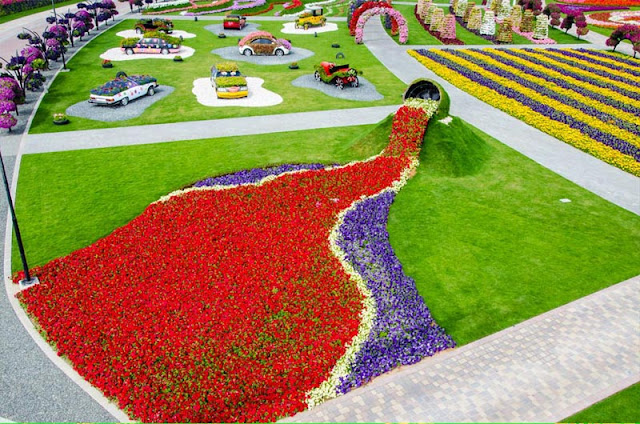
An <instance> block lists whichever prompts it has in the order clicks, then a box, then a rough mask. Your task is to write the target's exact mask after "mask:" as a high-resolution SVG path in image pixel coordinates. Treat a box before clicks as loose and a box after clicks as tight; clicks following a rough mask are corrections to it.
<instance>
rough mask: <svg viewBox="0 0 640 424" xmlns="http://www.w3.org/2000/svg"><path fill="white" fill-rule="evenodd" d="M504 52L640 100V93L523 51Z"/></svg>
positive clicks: (511, 50)
mask: <svg viewBox="0 0 640 424" xmlns="http://www.w3.org/2000/svg"><path fill="white" fill-rule="evenodd" d="M504 52H505V53H506V54H509V55H512V56H516V57H519V58H521V59H524V60H528V61H529V62H531V63H535V64H536V65H540V66H544V67H547V68H549V69H552V70H554V71H556V72H560V73H561V74H564V75H566V76H568V77H571V78H574V79H576V80H578V81H583V82H586V83H589V84H591V85H595V86H597V87H600V88H607V89H609V90H611V91H615V92H616V93H619V94H622V95H623V96H626V97H629V98H631V99H634V100H640V93H638V92H634V91H630V90H627V89H626V88H624V87H619V86H617V85H615V84H607V83H606V82H604V81H600V80H597V79H595V78H589V77H587V76H584V75H581V74H578V73H575V72H571V71H568V70H566V69H563V68H561V67H559V66H556V65H554V64H553V63H551V62H546V61H543V60H541V59H539V58H537V57H534V56H533V55H528V54H524V53H522V52H521V51H518V50H513V49H505V50H504Z"/></svg>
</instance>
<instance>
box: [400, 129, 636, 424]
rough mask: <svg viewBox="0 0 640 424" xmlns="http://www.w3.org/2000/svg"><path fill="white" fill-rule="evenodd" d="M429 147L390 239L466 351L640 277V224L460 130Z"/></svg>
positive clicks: (439, 133)
mask: <svg viewBox="0 0 640 424" xmlns="http://www.w3.org/2000/svg"><path fill="white" fill-rule="evenodd" d="M425 143H426V144H425V147H424V148H423V151H422V153H421V161H422V163H421V165H420V167H419V170H418V173H417V175H416V176H415V177H414V178H413V179H411V180H410V181H409V182H408V184H407V185H406V186H405V187H404V188H403V189H402V190H401V191H400V193H399V195H398V196H397V198H396V201H395V203H394V204H393V206H392V208H391V215H390V219H389V225H388V227H389V233H390V237H391V244H392V245H393V247H394V249H395V251H396V254H397V256H398V257H399V259H400V261H401V262H402V264H403V266H404V267H405V270H406V272H407V274H408V275H410V276H412V277H413V278H415V280H416V283H417V286H418V290H419V292H420V294H421V295H422V296H423V297H424V299H425V301H426V303H427V305H428V306H429V307H430V309H431V311H432V313H433V315H434V317H435V319H436V321H437V322H438V323H439V324H440V325H442V326H443V327H444V328H445V329H446V330H447V332H449V334H451V335H452V336H453V338H454V340H456V342H457V343H458V344H466V343H469V342H471V341H473V340H477V339H479V338H481V337H484V336H487V335H489V334H492V333H495V332H497V331H499V330H502V329H504V328H507V327H510V326H512V325H514V324H516V323H518V322H521V321H524V320H526V319H528V318H531V317H534V316H536V315H539V314H541V313H543V312H545V311H548V310H550V309H553V308H556V307H558V306H561V305H563V304H566V303H568V302H570V301H572V300H575V299H578V298H580V297H582V296H585V295H587V294H589V293H592V292H595V291H597V290H599V289H602V288H604V287H607V286H609V285H611V284H614V283H617V282H620V281H624V280H626V279H628V278H630V277H633V276H635V275H638V274H640V217H638V216H637V215H635V214H633V213H631V212H627V211H626V210H623V209H621V208H619V207H617V206H614V205H612V204H611V203H609V202H607V201H605V200H603V199H601V198H600V197H598V196H596V195H595V194H593V193H591V192H588V191H586V190H584V189H582V188H580V187H578V186H576V185H574V184H573V183H570V182H568V181H567V180H565V179H564V178H562V177H560V176H558V175H556V174H554V173H552V172H550V171H548V170H547V169H545V168H543V167H541V166H539V165H538V164H536V163H535V162H533V161H531V160H529V159H527V158H525V157H523V156H522V155H520V154H519V153H517V152H515V151H513V150H511V149H510V148H508V147H506V146H504V145H503V144H501V143H499V142H497V141H496V140H494V139H492V138H491V137H489V136H487V135H486V134H483V133H481V132H480V131H479V130H477V129H475V128H472V127H470V126H469V125H467V124H465V123H463V122H461V121H458V120H454V122H453V123H452V124H451V126H449V127H447V126H445V125H444V124H441V123H433V124H430V125H429V128H428V130H427V135H426V141H425ZM564 198H568V199H571V203H562V202H560V199H564ZM612 419H613V418H612Z"/></svg>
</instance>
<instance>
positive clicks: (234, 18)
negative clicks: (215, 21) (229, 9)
mask: <svg viewBox="0 0 640 424" xmlns="http://www.w3.org/2000/svg"><path fill="white" fill-rule="evenodd" d="M246 25H247V18H246V17H244V16H241V15H227V16H225V17H224V21H223V22H222V27H223V28H224V29H238V30H240V29H242V28H244V27H245V26H246Z"/></svg>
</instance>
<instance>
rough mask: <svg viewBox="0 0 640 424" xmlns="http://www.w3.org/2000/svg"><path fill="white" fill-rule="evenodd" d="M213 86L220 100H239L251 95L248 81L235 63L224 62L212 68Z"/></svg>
mask: <svg viewBox="0 0 640 424" xmlns="http://www.w3.org/2000/svg"><path fill="white" fill-rule="evenodd" d="M211 86H212V87H213V89H214V90H216V96H218V98H219V99H238V98H241V97H247V96H248V95H249V87H248V86H247V79H246V78H245V77H244V76H243V75H242V74H241V73H240V70H239V69H238V64H237V63H235V62H222V63H218V64H216V65H214V66H213V67H212V68H211Z"/></svg>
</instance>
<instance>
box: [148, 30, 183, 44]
mask: <svg viewBox="0 0 640 424" xmlns="http://www.w3.org/2000/svg"><path fill="white" fill-rule="evenodd" d="M144 38H160V39H162V40H164V41H166V42H167V43H169V44H178V45H180V44H182V40H181V39H180V38H178V37H174V36H172V35H169V34H167V33H165V32H163V31H149V32H145V33H144Z"/></svg>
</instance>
